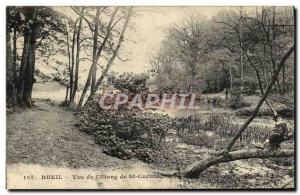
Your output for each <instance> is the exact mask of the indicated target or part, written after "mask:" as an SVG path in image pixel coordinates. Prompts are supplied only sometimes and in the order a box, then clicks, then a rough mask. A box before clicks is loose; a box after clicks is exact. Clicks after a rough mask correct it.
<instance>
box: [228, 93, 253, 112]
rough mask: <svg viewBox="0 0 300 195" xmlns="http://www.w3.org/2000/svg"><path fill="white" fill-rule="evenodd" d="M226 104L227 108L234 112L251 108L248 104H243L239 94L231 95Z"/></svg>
mask: <svg viewBox="0 0 300 195" xmlns="http://www.w3.org/2000/svg"><path fill="white" fill-rule="evenodd" d="M227 104H228V107H229V108H231V109H234V110H236V109H239V108H243V107H249V106H251V104H250V103H248V102H245V101H244V99H243V98H242V97H241V95H239V94H236V95H231V96H230V98H229V100H228V103H227Z"/></svg>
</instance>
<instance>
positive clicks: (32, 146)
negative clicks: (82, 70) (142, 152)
mask: <svg viewBox="0 0 300 195" xmlns="http://www.w3.org/2000/svg"><path fill="white" fill-rule="evenodd" d="M36 106H37V107H36V108H33V109H28V110H25V111H23V112H21V113H14V114H9V115H8V116H7V145H8V147H7V162H8V163H20V162H22V163H35V164H42V165H60V166H66V167H72V168H79V167H97V166H101V167H106V166H114V165H119V164H124V162H123V161H122V160H120V159H117V158H113V157H110V156H108V155H106V154H103V153H102V148H101V147H99V145H96V144H95V143H94V142H93V137H91V136H89V135H87V134H85V133H83V132H80V131H79V130H78V129H77V128H75V127H74V126H73V122H74V120H75V116H74V114H73V113H72V112H71V111H68V110H66V109H64V108H60V107H58V106H54V105H50V103H48V102H43V101H38V102H36Z"/></svg>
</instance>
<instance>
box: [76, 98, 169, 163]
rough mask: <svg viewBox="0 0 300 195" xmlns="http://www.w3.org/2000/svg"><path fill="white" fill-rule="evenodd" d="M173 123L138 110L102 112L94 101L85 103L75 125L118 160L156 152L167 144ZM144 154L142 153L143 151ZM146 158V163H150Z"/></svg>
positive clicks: (161, 116)
mask: <svg viewBox="0 0 300 195" xmlns="http://www.w3.org/2000/svg"><path fill="white" fill-rule="evenodd" d="M172 124H173V120H172V119H171V118H169V117H168V116H166V115H162V114H157V113H155V114H153V113H145V112H142V111H139V110H128V109H121V110H103V109H101V108H100V107H99V106H98V105H97V104H96V103H95V102H94V101H89V102H87V103H86V105H85V106H84V108H83V109H82V111H81V112H80V113H79V114H78V120H77V123H76V125H77V126H79V127H80V129H81V130H82V131H84V132H86V133H88V134H91V135H93V136H94V137H95V141H96V143H98V144H99V145H103V146H105V147H106V149H105V152H106V153H108V154H111V155H113V156H117V157H119V158H122V159H124V158H126V159H128V158H131V157H133V156H136V157H138V158H142V157H145V155H142V154H140V153H141V152H142V151H144V153H145V151H146V150H157V149H159V148H160V146H161V145H162V144H163V143H164V141H165V137H166V134H167V131H168V129H170V128H171V127H172ZM142 153H143V152H142ZM149 158H150V157H147V158H145V159H141V160H145V161H147V162H148V161H149V160H150V159H149Z"/></svg>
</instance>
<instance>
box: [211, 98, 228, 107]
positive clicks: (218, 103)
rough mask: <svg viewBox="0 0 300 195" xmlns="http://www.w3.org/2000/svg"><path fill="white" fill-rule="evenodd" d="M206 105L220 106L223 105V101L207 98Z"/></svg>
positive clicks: (221, 99)
mask: <svg viewBox="0 0 300 195" xmlns="http://www.w3.org/2000/svg"><path fill="white" fill-rule="evenodd" d="M207 103H208V104H212V105H214V106H222V105H223V104H224V103H225V100H224V99H223V98H222V97H219V96H215V97H207Z"/></svg>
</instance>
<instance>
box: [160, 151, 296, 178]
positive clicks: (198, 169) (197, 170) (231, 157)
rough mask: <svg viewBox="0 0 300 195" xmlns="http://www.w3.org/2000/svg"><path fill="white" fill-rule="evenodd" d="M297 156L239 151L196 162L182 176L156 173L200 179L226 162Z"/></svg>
mask: <svg viewBox="0 0 300 195" xmlns="http://www.w3.org/2000/svg"><path fill="white" fill-rule="evenodd" d="M294 155H295V151H294V150H292V149H288V150H274V151H268V150H258V149H252V150H237V151H233V152H230V153H228V155H227V156H213V155H212V156H209V157H207V158H205V159H203V160H201V161H198V162H195V163H193V164H192V165H190V166H189V167H187V168H186V169H185V170H184V171H183V172H182V173H181V174H180V173H179V171H168V172H162V171H161V172H160V171H156V173H159V174H161V175H162V176H166V177H173V176H179V175H182V176H183V177H186V178H199V176H200V174H201V173H202V172H203V171H205V170H206V169H207V168H209V167H211V166H213V165H216V164H219V163H225V162H231V161H235V160H242V159H250V158H272V157H293V156H294Z"/></svg>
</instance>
